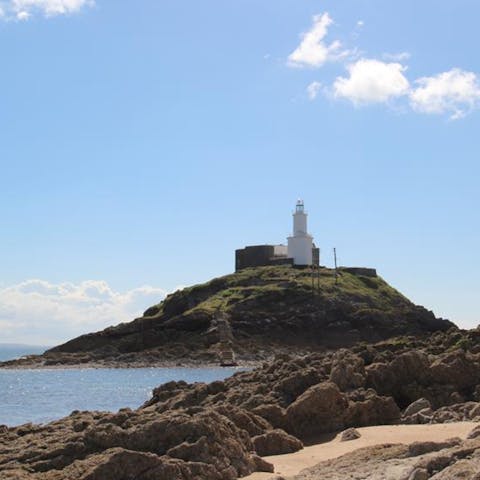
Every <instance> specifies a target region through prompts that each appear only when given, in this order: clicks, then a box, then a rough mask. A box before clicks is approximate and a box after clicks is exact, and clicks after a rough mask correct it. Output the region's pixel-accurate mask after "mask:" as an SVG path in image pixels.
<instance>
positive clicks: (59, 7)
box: [0, 0, 95, 20]
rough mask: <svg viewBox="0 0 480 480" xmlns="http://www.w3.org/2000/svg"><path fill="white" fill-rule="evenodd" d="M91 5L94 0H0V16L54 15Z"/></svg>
mask: <svg viewBox="0 0 480 480" xmlns="http://www.w3.org/2000/svg"><path fill="white" fill-rule="evenodd" d="M93 5H95V0H0V17H3V18H6V19H10V20H11V19H17V20H27V19H29V18H30V17H31V16H33V15H35V14H40V15H43V16H45V17H54V16H57V15H68V14H73V13H78V12H79V11H80V10H81V9H82V8H84V7H88V6H93ZM2 12H3V14H2Z"/></svg>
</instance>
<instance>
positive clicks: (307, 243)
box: [288, 200, 314, 265]
mask: <svg viewBox="0 0 480 480" xmlns="http://www.w3.org/2000/svg"><path fill="white" fill-rule="evenodd" d="M313 248H314V245H313V237H312V236H311V235H310V234H309V233H308V231H307V213H306V212H305V206H304V204H303V200H297V204H296V206H295V212H294V213H293V235H292V236H291V237H288V257H289V258H293V264H294V265H312V263H313V262H312V260H313V258H312V253H313V251H312V250H313Z"/></svg>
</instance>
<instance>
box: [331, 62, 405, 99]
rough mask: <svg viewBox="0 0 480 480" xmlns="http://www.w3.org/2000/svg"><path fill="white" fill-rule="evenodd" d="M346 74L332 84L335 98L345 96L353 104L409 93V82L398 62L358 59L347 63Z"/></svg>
mask: <svg viewBox="0 0 480 480" xmlns="http://www.w3.org/2000/svg"><path fill="white" fill-rule="evenodd" d="M347 70H348V73H349V76H348V77H337V79H336V80H335V82H334V84H333V94H334V96H335V98H345V99H347V100H350V101H351V102H352V103H353V104H354V105H356V106H359V105H365V104H369V103H386V102H388V101H390V100H391V99H393V98H396V97H400V96H403V95H405V94H406V93H408V89H409V82H408V80H407V78H406V77H405V75H404V74H403V72H404V71H405V70H406V67H404V66H403V65H401V64H400V63H385V62H381V61H379V60H374V59H365V58H363V59H360V60H358V61H357V62H355V63H352V64H350V65H348V66H347Z"/></svg>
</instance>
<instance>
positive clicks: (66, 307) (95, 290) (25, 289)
mask: <svg viewBox="0 0 480 480" xmlns="http://www.w3.org/2000/svg"><path fill="white" fill-rule="evenodd" d="M166 293H167V292H166V291H165V290H163V289H161V288H156V287H151V286H148V285H146V286H141V287H138V288H134V289H131V290H128V291H126V292H118V291H116V290H114V289H113V288H112V287H110V286H109V285H108V283H106V282H104V281H98V280H87V281H84V282H81V283H78V284H73V283H60V284H54V283H50V282H47V281H45V280H27V281H25V282H22V283H19V284H16V285H12V286H9V287H4V288H2V289H0V342H13V343H32V344H46V343H48V344H56V343H61V342H63V341H65V340H68V339H70V338H72V337H75V336H78V335H81V334H83V333H88V332H91V331H96V330H100V329H103V328H105V327H107V326H109V325H116V324H118V323H121V322H126V321H130V320H133V319H134V318H135V317H137V316H139V315H141V313H142V312H143V311H144V310H145V309H146V308H148V307H149V306H151V305H154V304H156V303H158V302H160V301H161V300H162V299H163V298H164V297H165V295H166Z"/></svg>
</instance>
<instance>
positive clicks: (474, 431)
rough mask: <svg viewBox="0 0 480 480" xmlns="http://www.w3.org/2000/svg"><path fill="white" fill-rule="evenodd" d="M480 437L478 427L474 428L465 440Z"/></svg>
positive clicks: (479, 427)
mask: <svg viewBox="0 0 480 480" xmlns="http://www.w3.org/2000/svg"><path fill="white" fill-rule="evenodd" d="M477 437H480V425H478V426H476V427H475V428H474V429H473V430H472V431H471V432H470V433H469V434H468V435H467V438H477Z"/></svg>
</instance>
